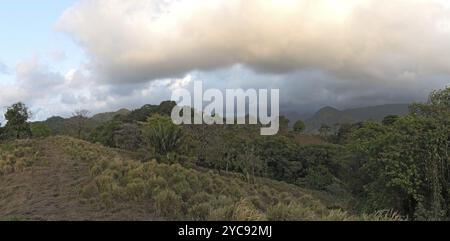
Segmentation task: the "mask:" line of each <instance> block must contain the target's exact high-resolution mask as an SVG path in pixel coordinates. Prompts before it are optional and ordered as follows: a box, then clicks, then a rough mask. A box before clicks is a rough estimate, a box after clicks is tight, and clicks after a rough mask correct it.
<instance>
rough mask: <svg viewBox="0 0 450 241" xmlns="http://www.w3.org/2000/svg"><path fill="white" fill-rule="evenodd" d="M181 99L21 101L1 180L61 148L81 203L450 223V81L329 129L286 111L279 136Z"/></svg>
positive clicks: (228, 215) (151, 211)
mask: <svg viewBox="0 0 450 241" xmlns="http://www.w3.org/2000/svg"><path fill="white" fill-rule="evenodd" d="M173 106H174V103H173V102H163V103H162V104H161V105H159V106H154V105H145V106H143V107H142V108H140V109H137V110H133V111H131V112H130V111H121V113H120V114H114V113H109V114H107V115H103V116H104V118H103V117H102V116H101V115H97V116H96V117H95V120H93V118H87V117H83V118H82V119H79V118H81V117H80V116H78V117H76V118H75V117H72V118H70V119H69V121H68V120H66V119H62V118H58V117H53V118H51V119H49V120H47V121H46V122H40V123H29V122H28V118H29V116H30V113H29V112H28V110H27V108H26V106H25V105H23V104H20V103H19V104H16V105H13V106H11V107H10V108H8V111H7V113H6V115H5V117H6V119H7V120H8V122H7V124H6V125H5V127H4V128H1V129H0V136H1V139H2V142H3V144H2V145H1V146H0V151H1V153H0V178H1V176H6V175H13V174H17V173H21V172H24V171H26V170H27V169H30V168H31V169H33V168H37V167H36V163H40V165H42V163H44V164H45V163H47V162H51V161H52V157H54V156H55V155H56V154H55V153H59V154H58V155H59V156H60V157H61V158H62V159H61V160H64V162H61V163H58V164H55V165H53V167H54V168H58V167H60V166H62V165H63V164H62V163H66V162H68V161H70V163H73V165H74V168H75V169H76V170H79V171H80V173H78V174H77V176H78V177H83V178H82V180H84V181H83V182H77V184H76V187H77V188H78V192H77V195H78V196H77V198H78V199H77V200H79V202H80V203H83V204H85V205H91V206H92V205H97V206H100V207H102V208H104V209H105V210H118V209H120V207H123V206H124V205H131V206H132V207H133V208H131V209H130V210H135V209H136V213H133V214H134V215H138V216H139V215H140V213H144V214H145V215H147V216H145V217H141V216H139V217H140V218H142V219H144V218H149V217H151V218H152V219H166V220H402V219H409V220H449V217H450V207H449V203H450V193H449V190H450V189H449V184H450V174H449V173H450V170H449V156H448V150H449V148H450V123H449V122H450V88H447V89H444V90H438V91H435V92H433V93H431V95H430V98H429V101H428V102H427V103H416V104H412V105H411V106H410V113H409V114H407V115H405V116H395V115H387V116H385V118H384V119H379V120H378V122H377V121H362V122H350V123H342V124H339V125H334V126H330V125H328V124H326V123H324V124H322V126H321V128H319V135H314V134H310V133H308V134H304V133H303V132H304V130H305V124H304V123H303V122H302V121H299V122H297V123H295V124H294V126H293V131H288V130H289V127H288V123H289V120H287V119H286V118H283V119H282V121H281V122H282V123H281V126H282V129H281V131H280V133H279V134H278V135H276V136H260V135H259V126H254V125H223V126H222V125H212V126H209V125H184V126H176V125H174V124H173V123H172V122H171V119H170V117H169V115H170V111H171V109H172V107H173ZM330 111H331V110H330ZM332 111H334V112H336V111H335V110H332ZM355 113H356V111H355ZM355 115H356V114H355ZM77 118H78V119H77ZM343 119H344V118H343ZM70 120H72V121H73V120H82V121H83V124H79V123H78V122H76V121H75V122H71V121H70ZM70 123H76V124H70ZM77 123H78V124H77ZM52 135H59V136H52ZM62 135H64V136H62ZM67 136H71V137H72V138H70V137H67ZM30 137H33V138H36V139H35V140H21V139H24V138H25V139H26V138H30ZM14 139H18V140H14ZM307 139H314V140H320V141H315V142H312V141H308V140H307ZM305 140H306V141H305ZM48 149H51V150H52V151H48ZM45 152H46V153H47V155H46V156H42V155H41V154H40V153H45ZM53 159H54V158H53ZM53 161H56V160H53ZM0 183H1V182H0ZM0 188H1V186H0ZM0 200H1V196H0ZM127 207H128V206H127ZM138 208H140V209H139V210H137V209H138ZM130 212H132V211H130ZM1 215H2V209H0V216H1ZM21 217H22V216H21ZM24 218H27V217H24Z"/></svg>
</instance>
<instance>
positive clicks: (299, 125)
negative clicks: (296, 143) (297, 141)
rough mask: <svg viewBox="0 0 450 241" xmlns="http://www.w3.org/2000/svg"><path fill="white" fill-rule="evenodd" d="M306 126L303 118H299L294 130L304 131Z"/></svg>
mask: <svg viewBox="0 0 450 241" xmlns="http://www.w3.org/2000/svg"><path fill="white" fill-rule="evenodd" d="M305 128H306V126H305V123H304V122H303V121H301V120H298V121H297V122H295V124H294V132H295V133H302V132H303V131H304V130H305Z"/></svg>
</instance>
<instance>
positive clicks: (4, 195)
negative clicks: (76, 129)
mask: <svg viewBox="0 0 450 241" xmlns="http://www.w3.org/2000/svg"><path fill="white" fill-rule="evenodd" d="M132 156H133V154H132V153H125V152H122V151H119V150H115V149H109V148H105V147H102V146H100V145H95V144H91V143H88V142H84V141H80V140H77V139H72V138H68V137H62V136H57V137H51V138H47V139H44V140H25V141H15V142H12V143H7V144H2V145H0V220H349V219H374V218H375V219H380V218H384V216H383V217H379V216H376V217H374V216H364V217H354V216H350V215H348V214H346V213H345V212H343V211H339V210H329V209H327V208H326V206H325V205H324V204H323V202H322V201H320V200H319V198H317V197H318V196H316V194H315V193H314V192H313V191H308V190H305V189H302V188H300V187H298V186H294V185H289V184H286V183H283V182H277V181H273V180H270V179H262V178H261V179H259V178H257V179H255V180H253V181H248V180H247V179H246V178H245V177H244V176H242V175H238V174H233V173H228V174H217V173H214V172H212V171H209V170H202V169H199V168H196V167H193V168H186V167H182V166H180V165H178V164H176V165H167V164H160V163H157V162H156V161H150V162H146V163H141V162H138V161H133V160H132ZM187 165H189V164H187ZM320 195H322V194H319V196H320Z"/></svg>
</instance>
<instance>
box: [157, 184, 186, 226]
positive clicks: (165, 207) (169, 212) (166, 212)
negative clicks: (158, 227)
mask: <svg viewBox="0 0 450 241" xmlns="http://www.w3.org/2000/svg"><path fill="white" fill-rule="evenodd" d="M155 206H156V210H157V212H158V214H159V215H161V216H163V217H166V218H169V219H179V218H180V217H181V215H182V207H183V202H182V200H181V198H180V197H179V196H178V195H177V194H176V193H175V192H174V191H172V190H168V189H165V190H162V191H161V192H159V193H158V194H157V195H156V196H155Z"/></svg>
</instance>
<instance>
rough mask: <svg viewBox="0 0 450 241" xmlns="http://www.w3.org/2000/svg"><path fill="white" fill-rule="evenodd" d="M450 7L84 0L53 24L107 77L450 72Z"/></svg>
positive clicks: (359, 1) (372, 0)
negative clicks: (230, 71)
mask: <svg viewBox="0 0 450 241" xmlns="http://www.w3.org/2000/svg"><path fill="white" fill-rule="evenodd" d="M448 16H450V9H449V8H448V4H445V1H430V0H395V1H391V0H389V1H388V0H386V1H384V0H381V1H380V0H277V1H275V0H267V1H260V0H211V1H203V0H198V1H197V0H130V1H122V0H81V1H79V2H78V3H77V4H75V5H74V6H73V7H71V8H69V9H68V10H66V11H65V12H64V14H63V15H62V17H61V19H60V21H59V23H58V29H59V30H61V31H65V32H67V33H69V34H70V35H71V36H72V37H73V38H74V39H75V40H76V41H77V42H78V43H79V44H80V45H81V46H83V47H84V48H85V50H86V51H87V52H88V53H89V55H90V57H91V60H92V64H93V66H94V68H95V70H96V74H98V76H97V78H100V79H102V80H103V81H106V82H112V83H119V82H145V81H148V80H154V79H160V78H170V77H179V76H183V75H185V74H186V73H189V72H190V71H193V70H215V69H220V68H227V67H230V66H232V65H235V64H243V65H245V66H247V67H249V68H251V69H253V70H255V71H257V72H259V73H283V74H284V73H290V72H295V71H298V70H310V69H316V70H320V71H324V72H327V73H329V74H330V75H333V76H336V77H338V78H343V79H356V80H361V79H364V81H378V82H386V81H395V79H400V78H414V76H417V75H429V74H430V75H431V74H433V75H437V74H450V62H449V61H448V59H450V18H449V17H448ZM94 22H95V24H92V23H94Z"/></svg>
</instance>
